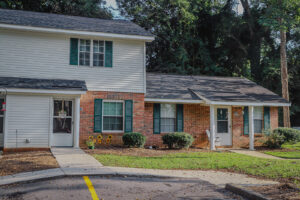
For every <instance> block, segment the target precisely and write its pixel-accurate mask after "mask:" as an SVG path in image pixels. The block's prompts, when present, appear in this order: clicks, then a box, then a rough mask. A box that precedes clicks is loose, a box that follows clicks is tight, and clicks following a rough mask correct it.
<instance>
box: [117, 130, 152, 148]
mask: <svg viewBox="0 0 300 200" xmlns="http://www.w3.org/2000/svg"><path fill="white" fill-rule="evenodd" d="M122 140H123V143H124V145H125V146H128V147H138V148H142V147H144V145H145V142H146V136H144V135H143V134H141V133H125V134H124V135H123V137H122Z"/></svg>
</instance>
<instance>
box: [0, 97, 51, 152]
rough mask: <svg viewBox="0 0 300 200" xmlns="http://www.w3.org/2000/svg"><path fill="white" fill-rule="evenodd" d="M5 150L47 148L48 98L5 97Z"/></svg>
mask: <svg viewBox="0 0 300 200" xmlns="http://www.w3.org/2000/svg"><path fill="white" fill-rule="evenodd" d="M7 105H8V108H7V115H8V137H7V141H6V145H5V146H6V147H7V148H16V147H17V148H20V147H49V128H50V127H49V123H50V97H47V96H20V95H8V96H7Z"/></svg>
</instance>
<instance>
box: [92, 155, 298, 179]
mask: <svg viewBox="0 0 300 200" xmlns="http://www.w3.org/2000/svg"><path fill="white" fill-rule="evenodd" d="M94 157H95V158H96V159H97V160H99V162H101V163H102V164H103V165H105V166H119V167H137V168H147V169H189V170H197V169H204V170H207V169H212V170H222V169H223V170H224V169H226V170H229V171H231V172H237V173H246V174H249V175H256V176H261V177H267V178H275V179H278V178H297V177H298V178H299V177H300V161H289V160H274V159H263V158H256V157H252V156H246V155H242V154H236V153H227V152H221V153H219V152H199V153H198V152H197V153H191V152H189V153H174V154H167V155H161V156H157V157H141V156H120V155H112V154H96V155H94Z"/></svg>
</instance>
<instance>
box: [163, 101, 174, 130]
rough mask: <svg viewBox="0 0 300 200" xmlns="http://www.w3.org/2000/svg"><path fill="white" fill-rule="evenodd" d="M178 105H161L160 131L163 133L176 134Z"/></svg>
mask: <svg viewBox="0 0 300 200" xmlns="http://www.w3.org/2000/svg"><path fill="white" fill-rule="evenodd" d="M175 121H176V105H175V104H160V131H161V132H162V133H172V132H175V125H176V123H175Z"/></svg>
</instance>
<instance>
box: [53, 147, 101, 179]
mask: <svg viewBox="0 0 300 200" xmlns="http://www.w3.org/2000/svg"><path fill="white" fill-rule="evenodd" d="M51 152H52V154H53V156H54V157H55V158H56V160H57V162H58V164H59V166H60V168H61V170H62V171H63V172H64V173H65V174H66V175H73V174H74V175H76V174H85V173H93V172H94V171H97V170H99V169H100V168H101V167H102V166H103V165H102V164H101V163H100V162H98V161H97V160H96V159H95V158H94V157H93V156H91V155H89V154H86V153H85V152H84V151H82V150H81V149H79V148H51Z"/></svg>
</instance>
